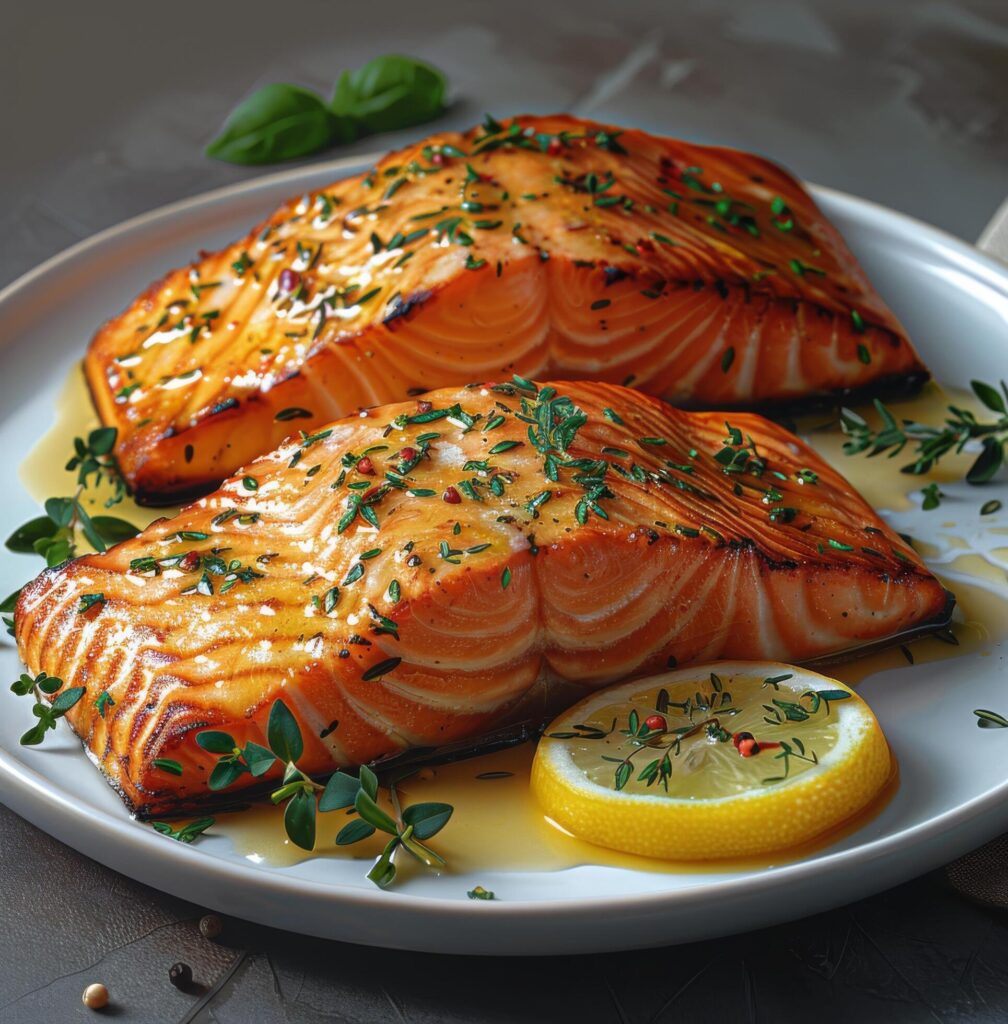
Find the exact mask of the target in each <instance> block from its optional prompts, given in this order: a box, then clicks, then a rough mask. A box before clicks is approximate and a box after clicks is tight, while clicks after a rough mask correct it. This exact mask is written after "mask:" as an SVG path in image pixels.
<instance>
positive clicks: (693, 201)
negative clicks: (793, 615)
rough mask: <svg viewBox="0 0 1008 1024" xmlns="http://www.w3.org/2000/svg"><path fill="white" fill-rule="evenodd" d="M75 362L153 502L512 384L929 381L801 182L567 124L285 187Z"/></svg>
mask: <svg viewBox="0 0 1008 1024" xmlns="http://www.w3.org/2000/svg"><path fill="white" fill-rule="evenodd" d="M86 370H87V376H88V381H89V384H90V387H91V391H92V394H93V396H94V400H95V403H96V405H97V407H98V410H99V412H100V414H101V417H102V420H103V422H105V423H106V424H111V425H114V426H116V427H117V428H118V430H119V445H118V450H117V451H118V456H119V460H120V462H121V465H122V467H123V470H124V472H125V474H126V476H127V477H128V479H129V480H130V482H131V483H132V485H133V487H134V489H135V491H136V494H137V496H138V498H139V500H141V501H144V502H149V503H165V502H170V501H171V500H172V499H175V498H178V497H180V496H192V495H194V494H197V493H202V492H205V491H206V490H208V489H209V488H210V487H212V486H215V485H216V484H217V483H218V482H219V481H220V480H221V479H222V478H223V477H225V476H227V475H228V474H229V473H231V472H233V471H234V470H235V469H236V468H237V467H238V466H239V465H242V464H243V463H245V462H247V461H249V460H250V459H252V458H254V457H255V456H256V455H258V454H260V453H261V452H263V451H266V450H268V449H269V448H271V447H273V446H275V445H276V444H278V443H279V442H280V440H282V438H283V437H284V436H285V434H286V433H287V432H288V431H289V429H290V427H291V426H292V425H293V424H292V421H291V420H289V419H285V418H284V417H285V416H291V415H294V416H300V417H303V420H301V421H299V422H298V423H297V424H296V425H300V426H304V427H305V428H306V429H309V428H310V427H312V426H317V425H318V424H321V423H326V422H329V421H330V420H332V419H334V418H336V417H339V416H344V415H346V414H347V413H350V412H352V411H354V410H356V409H359V408H362V407H368V406H373V405H377V404H381V403H383V402H389V401H400V400H402V399H404V398H406V397H408V396H410V395H413V394H417V393H419V392H420V391H425V390H428V389H430V388H434V387H443V386H445V385H451V384H465V383H469V382H472V381H481V380H496V379H499V378H500V377H501V376H502V375H503V376H507V375H509V374H510V373H512V372H517V373H521V374H523V375H524V376H526V377H536V378H539V379H542V378H552V377H563V378H587V379H599V380H605V381H609V382H613V383H631V384H632V385H633V386H634V387H637V388H640V389H641V390H643V391H646V392H648V393H649V394H654V395H658V396H660V397H662V398H665V399H667V400H669V401H671V402H673V403H676V404H683V405H692V406H697V407H708V408H711V407H725V408H728V407H742V406H748V407H753V406H754V405H761V404H764V403H767V402H771V401H780V400H794V399H796V398H805V399H807V398H809V397H810V396H821V395H826V394H831V393H842V392H845V391H849V390H851V389H859V390H860V389H869V388H872V387H881V386H883V385H884V386H893V385H896V384H899V383H901V382H902V383H903V384H907V383H908V382H912V381H918V382H919V381H920V380H923V379H924V378H925V377H926V376H927V373H926V370H925V369H924V367H923V365H922V363H921V361H920V359H919V358H918V356H917V355H916V353H915V352H914V350H913V348H912V346H911V345H910V343H909V341H908V340H907V338H906V335H905V334H904V332H903V330H902V328H901V327H900V325H899V323H898V322H897V321H896V319H895V317H894V316H893V315H892V313H891V312H890V311H889V310H888V309H887V308H886V306H885V305H884V304H883V302H882V300H881V299H880V298H879V296H878V295H877V294H876V293H875V291H874V290H873V289H872V288H871V286H870V285H869V283H868V281H867V280H866V278H865V276H864V274H863V272H862V270H861V268H860V267H859V266H858V264H857V262H856V261H855V259H854V257H853V256H852V255H851V253H850V252H849V250H848V249H847V247H846V246H845V244H844V242H843V240H842V239H841V238H840V236H839V234H838V233H837V232H836V230H835V229H834V228H833V227H832V225H830V224H829V223H828V222H827V221H826V220H825V219H824V217H823V215H822V214H821V212H820V211H819V210H818V208H817V207H816V205H815V204H814V202H813V201H812V199H811V197H810V196H809V194H808V193H807V192H806V191H805V190H804V189H803V188H802V187H801V185H800V184H799V183H798V182H797V181H796V180H795V179H794V178H793V177H791V175H789V174H788V173H787V172H785V171H783V170H782V169H781V168H779V167H777V166H776V165H774V164H772V163H770V162H768V161H766V160H764V159H762V158H760V157H756V156H753V155H751V154H748V153H741V152H738V151H737V150H731V149H719V148H712V147H706V146H695V145H690V144H688V143H684V142H680V141H677V140H674V139H666V138H659V137H656V136H653V135H648V134H645V133H644V132H640V131H632V130H627V131H618V130H616V129H613V128H609V127H605V126H602V125H599V124H594V123H591V122H587V121H580V120H577V119H575V118H572V117H566V116H556V117H520V118H517V119H515V120H514V121H512V122H509V123H508V124H506V125H499V126H496V125H493V124H492V125H490V127H486V126H483V127H480V128H475V129H473V130H471V131H469V132H466V133H464V134H458V133H455V132H444V133H440V134H438V135H434V136H431V137H430V138H428V139H426V140H424V141H422V142H420V143H417V144H416V145H414V146H411V147H408V148H406V149H404V150H400V151H399V152H396V153H392V154H390V155H389V156H387V157H386V158H385V159H383V160H382V161H381V162H380V163H379V164H378V166H377V167H376V168H375V169H374V170H373V171H372V172H370V173H369V174H367V175H358V176H356V177H354V178H349V179H346V180H344V181H339V182H336V183H334V184H333V185H331V186H329V187H327V188H324V189H322V190H321V191H319V192H315V193H312V194H309V195H305V196H301V197H298V198H295V199H292V200H291V201H290V202H288V203H286V204H285V205H284V206H282V207H281V208H280V209H279V210H277V211H276V213H274V214H273V216H272V217H270V218H269V220H268V221H266V222H265V224H262V225H260V226H259V227H257V228H256V229H254V230H253V231H252V232H251V233H250V234H249V235H248V236H246V237H245V238H243V239H241V240H240V241H238V242H236V243H235V244H234V245H232V246H229V247H228V248H226V249H224V250H222V251H220V252H218V253H212V254H204V255H202V257H201V258H200V259H199V260H198V261H197V262H195V263H194V264H192V266H190V267H187V268H183V269H180V270H175V271H173V272H171V273H169V274H168V275H167V276H166V277H165V278H164V279H163V280H161V281H159V282H157V283H155V284H153V285H152V286H151V287H150V288H149V289H148V290H147V291H146V292H144V293H143V294H142V295H141V296H140V297H139V298H138V299H137V300H136V301H135V302H134V303H133V304H132V305H131V306H130V307H129V308H128V309H127V310H126V311H125V312H124V313H123V314H122V315H121V316H118V317H116V318H115V319H113V320H111V321H110V322H109V323H108V324H106V325H105V326H104V327H103V328H102V329H101V330H100V331H99V332H98V334H97V335H96V336H95V338H94V340H93V342H92V344H91V347H90V349H89V351H88V355H87V360H86ZM292 410H293V411H292Z"/></svg>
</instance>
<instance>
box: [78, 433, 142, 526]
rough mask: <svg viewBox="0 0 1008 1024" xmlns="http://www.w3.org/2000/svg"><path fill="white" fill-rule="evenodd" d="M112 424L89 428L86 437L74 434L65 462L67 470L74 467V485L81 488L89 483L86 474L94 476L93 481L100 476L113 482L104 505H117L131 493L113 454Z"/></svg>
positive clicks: (100, 478) (97, 481)
mask: <svg viewBox="0 0 1008 1024" xmlns="http://www.w3.org/2000/svg"><path fill="white" fill-rule="evenodd" d="M116 433H117V432H116V428H115V427H98V428H97V429H96V430H92V431H91V433H90V434H88V436H87V440H85V439H84V438H82V437H75V438H74V440H73V445H74V454H73V455H72V456H71V457H70V460H69V461H68V462H67V464H66V468H67V470H68V471H69V472H73V471H74V470H75V469H76V470H77V486H78V487H80V488H81V490H84V489H85V488H87V487H88V486H89V478H90V477H94V481H93V482H94V484H96V485H97V484H98V483H99V482H100V481H101V480H103V479H104V480H105V481H107V482H108V483H109V484H111V486H112V497H111V498H108V499H107V500H106V501H105V507H106V508H111V507H112V506H113V505H118V504H119V502H121V501H122V500H123V498H128V497H129V496H130V493H131V492H130V488H129V484H128V483H127V482H126V478H125V477H124V476H123V475H122V471H121V470H120V469H119V462H118V461H117V459H116V457H115V455H114V454H113V449H114V448H115V442H116Z"/></svg>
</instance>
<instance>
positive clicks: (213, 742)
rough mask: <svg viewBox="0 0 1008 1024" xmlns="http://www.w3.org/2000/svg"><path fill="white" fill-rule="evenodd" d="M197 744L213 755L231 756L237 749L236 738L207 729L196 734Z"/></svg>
mask: <svg viewBox="0 0 1008 1024" xmlns="http://www.w3.org/2000/svg"><path fill="white" fill-rule="evenodd" d="M196 742H197V743H198V744H199V746H201V747H202V748H203V749H204V750H209V751H210V753H211V754H230V753H231V751H232V750H234V748H235V741H234V737H233V736H231V735H230V734H229V733H226V732H218V731H216V730H215V729H207V730H206V731H205V732H198V733H197V734H196Z"/></svg>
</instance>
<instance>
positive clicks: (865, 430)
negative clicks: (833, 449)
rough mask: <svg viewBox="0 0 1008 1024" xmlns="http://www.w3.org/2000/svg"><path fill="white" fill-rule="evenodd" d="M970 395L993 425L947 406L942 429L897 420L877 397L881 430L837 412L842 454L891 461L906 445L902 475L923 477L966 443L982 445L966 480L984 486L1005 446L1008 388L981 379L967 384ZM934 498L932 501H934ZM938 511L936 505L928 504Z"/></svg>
mask: <svg viewBox="0 0 1008 1024" xmlns="http://www.w3.org/2000/svg"><path fill="white" fill-rule="evenodd" d="M970 385H971V387H972V388H973V393H974V394H975V395H976V396H977V398H979V399H980V401H981V402H982V403H983V404H984V405H985V406H986V407H987V408H988V409H990V410H991V411H992V412H994V413H997V414H998V416H997V418H996V419H995V420H993V421H988V422H981V421H980V420H978V419H977V418H976V416H974V415H973V413H971V412H970V411H969V410H967V409H961V408H959V407H958V406H956V405H949V407H948V412H949V415H948V417H947V418H946V420H945V423H944V425H943V426H940V427H933V426H929V425H928V424H925V423H917V422H915V421H914V420H906V419H905V420H903V421H902V423H900V422H898V421H897V419H896V417H895V416H894V415H893V414H892V413H891V412H890V411H889V410H888V409H887V408H886V407H885V406H884V405H883V404H882V403H881V402H880V401H879V400H878V399H875V402H874V405H875V410H876V411H877V412H878V414H879V416H880V417H881V419H882V427H881V429H879V430H873V429H872V428H871V427H870V426H869V425H868V423H867V422H866V421H865V420H864V418H863V417H862V416H860V415H858V414H857V413H856V412H854V411H853V410H851V409H842V410H841V412H840V426H841V428H842V429H843V432H844V433H845V434H846V435H847V437H848V439H849V440H848V441H846V442H845V444H844V446H843V450H844V452H845V453H846V454H847V455H859V454H861V453H862V452H867V453H868V456H869V457H871V456H874V455H880V454H881V453H882V452H886V451H888V452H889V456H888V457H889V458H895V457H896V456H897V455H899V454H900V452H902V451H903V449H904V448H905V447H906V446H907V445H908V444H912V445H913V446H914V454H915V455H916V458H915V459H914V461H913V462H911V463H908V464H907V465H905V466H903V467H901V472H903V473H912V474H914V475H917V476H919V475H921V474H924V473H927V472H928V471H929V470H930V469H931V468H932V467H933V466H934V465H935V463H937V462H938V461H939V460H940V459H942V458H943V457H944V456H946V455H948V454H949V453H950V452H955V453H956V454H959V453H960V452H962V450H963V449H964V448H965V447H966V444H967V443H968V442H969V441H974V440H978V441H980V444H981V449H980V453H979V455H977V457H976V459H975V460H974V462H973V464H972V465H971V466H970V468H969V469H968V470H967V471H966V482H967V483H970V484H985V483H987V482H988V481H989V480H990V479H991V478H992V477H993V476H994V474H995V473H996V472H997V471H998V470H999V469H1000V468H1001V465H1002V464H1003V462H1004V458H1005V447H1006V446H1008V385H1006V384H1005V382H1004V381H1002V382H1001V390H1000V391H998V389H997V388H995V387H992V386H991V385H990V384H985V383H984V382H983V381H979V380H974V381H971V382H970ZM932 500H934V499H932ZM930 507H932V508H934V507H936V504H930Z"/></svg>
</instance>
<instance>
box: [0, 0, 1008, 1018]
mask: <svg viewBox="0 0 1008 1024" xmlns="http://www.w3.org/2000/svg"><path fill="white" fill-rule="evenodd" d="M391 51H400V52H407V53H411V54H413V55H416V56H421V57H424V58H426V59H428V60H430V61H432V62H433V63H435V64H437V65H438V66H440V67H441V68H443V69H444V70H445V71H446V73H447V74H448V76H449V78H450V80H451V83H452V87H453V102H452V104H451V107H450V109H449V111H448V112H447V113H446V114H445V115H444V117H443V118H442V120H441V121H440V122H439V124H442V125H453V126H461V125H467V124H469V123H471V122H473V121H475V120H477V119H478V118H479V117H480V116H481V115H482V113H483V111H484V110H492V111H495V112H497V113H509V112H517V111H532V112H545V111H551V110H570V111H572V112H573V113H576V114H582V115H591V116H594V117H597V118H599V119H603V120H605V119H608V120H612V121H615V122H626V123H628V124H634V125H638V126H641V127H644V128H649V129H654V130H657V131H661V132H666V133H669V134H676V135H682V136H685V137H688V138H692V139H695V140H697V141H702V142H721V143H730V144H734V145H738V146H741V147H743V148H749V149H753V150H757V151H760V152H764V153H766V154H768V155H770V156H773V157H774V158H776V159H778V160H780V161H781V162H783V163H785V164H786V165H788V166H789V167H791V168H792V169H793V170H795V171H796V172H797V173H799V174H800V175H801V176H802V177H805V178H808V179H811V180H813V181H817V182H821V183H823V184H826V185H832V186H836V187H838V188H841V189H845V190H848V191H851V192H854V193H857V194H859V195H863V196H867V197H869V198H871V199H874V200H876V201H878V202H880V203H883V204H885V205H888V206H892V207H895V208H897V209H900V210H903V211H905V212H907V213H910V214H912V215H914V216H917V217H920V218H921V219H923V220H926V221H929V222H931V223H933V224H936V225H938V226H940V227H942V228H944V229H946V230H948V231H950V232H952V233H954V234H956V235H959V236H961V237H963V238H966V239H974V238H975V237H976V236H977V234H978V233H979V232H980V230H981V228H982V227H983V225H984V223H985V222H986V221H987V219H988V218H989V217H990V216H991V214H992V213H993V212H994V210H995V209H996V207H997V206H998V205H999V203H1000V202H1001V200H1002V199H1003V198H1004V196H1005V194H1006V193H1008V174H1006V166H1008V102H1006V100H1005V97H1006V95H1008V6H1006V5H1005V3H1004V0H991V2H988V3H982V2H978V0H973V2H969V3H957V4H953V3H944V2H940V0H936V2H930V3H913V4H911V3H885V2H881V0H875V2H872V3H853V2H846V3H843V4H839V3H826V2H822V3H814V2H811V0H805V2H787V0H752V2H746V3H743V2H741V0H739V2H734V3H733V2H730V0H714V2H710V3H703V4H701V3H675V4H673V3H671V2H666V3H661V4H644V3H636V2H630V0H622V2H620V3H612V2H611V0H610V2H588V3H579V4H577V5H575V4H573V3H571V4H561V3H553V4H548V3H544V2H542V0H540V2H539V3H532V2H528V0H509V2H508V3H506V4H497V5H482V4H480V3H477V2H470V3H461V2H452V3H437V2H432V3H427V4H406V3H398V2H387V3H385V4H384V5H382V6H381V8H379V9H371V8H370V7H369V6H368V5H365V4H354V5H347V4H339V5H337V4H334V3H325V2H322V0H317V2H308V0H286V2H284V3H276V2H273V3H264V2H262V0H245V2H244V3H241V4H237V3H217V4H211V3H192V2H190V0H179V2H177V3H175V4H172V5H169V6H164V5H160V6H154V5H138V4H136V3H119V2H106V3H103V4H100V5H99V4H79V3H67V4H65V5H59V4H54V3H45V2H43V3H35V4H21V5H18V6H17V7H15V6H14V5H13V4H8V5H5V6H4V8H3V12H2V13H0V84H2V86H3V88H2V89H0V95H2V96H3V97H4V99H3V105H4V107H3V122H4V128H5V138H6V145H5V147H4V150H3V155H2V158H0V237H2V238H3V239H4V244H3V246H2V248H0V285H3V284H6V283H7V282H9V281H10V280H13V279H14V278H15V277H17V276H18V275H19V274H21V273H22V272H24V271H26V270H28V269H30V268H31V267H32V266H34V265H35V264H37V263H39V262H40V261H42V260H44V259H45V258H47V257H48V256H51V255H53V254H54V253H56V252H58V251H59V250H61V249H63V248H64V247H66V246H68V245H70V244H72V243H73V242H76V241H77V240H79V239H81V238H84V237H86V236H87V235H90V234H92V233H93V232H95V231H98V230H100V229H102V228H104V227H107V226H108V225H111V224H114V223H116V222H117V221H120V220H122V219H124V218H126V217H129V216H132V215H134V214H137V213H141V212H143V211H145V210H148V209H150V208H152V207H154V206H158V205H160V204H162V203H166V202H169V201H171V200H175V199H179V198H182V197H185V196H188V195H192V194H194V193H197V192H201V191H204V190H206V189H210V188H214V187H216V186H220V185H224V184H227V183H229V182H233V181H237V180H239V179H242V178H245V177H249V176H251V175H253V174H256V173H261V172H259V171H257V170H255V169H247V168H238V167H234V166H231V165H229V164H223V163H217V162H214V161H212V160H208V159H207V158H205V157H204V156H203V152H202V148H203V145H204V144H205V142H206V141H207V140H208V139H209V138H210V137H211V136H212V135H213V133H214V131H215V129H216V128H217V127H218V126H219V124H220V123H221V122H222V120H223V118H224V117H225V115H226V114H227V112H228V110H229V109H230V108H231V107H232V106H233V105H234V103H235V102H236V101H237V100H238V99H239V98H240V97H241V96H242V95H244V94H245V93H247V92H248V91H249V90H251V89H252V88H254V87H255V86H257V85H260V84H264V83H266V82H269V81H281V80H288V81H296V82H299V83H302V84H304V85H309V86H313V87H317V88H319V89H321V90H322V91H323V92H324V91H326V90H327V88H328V87H329V84H330V83H331V82H332V80H333V79H334V78H335V77H336V74H337V73H338V72H339V71H340V70H342V69H344V68H347V67H354V66H357V65H359V64H360V63H362V62H363V61H364V60H366V59H368V58H369V57H371V56H373V55H375V54H378V53H383V52H391ZM415 134H416V132H415V131H414V132H409V133H404V134H403V135H402V136H395V135H393V136H385V137H381V138H379V139H368V140H365V141H364V142H363V143H362V144H360V146H359V147H358V148H359V149H361V150H363V149H369V150H370V149H373V148H380V147H391V146H394V145H396V144H397V143H399V142H400V141H401V140H402V139H403V138H406V137H409V136H413V135H415ZM350 151H351V152H352V149H351V150H350ZM82 341H83V339H82ZM0 894H2V899H0V926H2V927H0V957H2V960H3V963H4V970H3V972H2V973H0V1022H8V1021H9V1022H29V1021H32V1022H34V1021H47V1022H48V1021H69V1020H78V1019H86V1017H87V1015H88V1013H89V1011H87V1010H85V1009H84V1008H83V1006H82V1005H81V1002H80V994H81V991H82V990H83V988H84V986H85V984H87V983H88V982H90V981H102V982H104V983H105V984H106V985H108V987H109V989H110V990H111V992H112V996H113V1006H111V1007H110V1008H109V1010H108V1011H106V1012H107V1013H108V1015H110V1016H114V1017H115V1019H117V1020H121V1021H124V1022H126V1021H138V1022H149V1024H153V1022H160V1021H166V1022H168V1021H219V1022H250V1021H256V1022H258V1021H263V1022H272V1021H315V1020H332V1021H361V1022H364V1021H386V1020H391V1021H403V1022H405V1021H410V1022H413V1021H476V1022H484V1021H485V1022H490V1021H510V1020H523V1021H559V1020H567V1019H572V1020H573V1019H575V1018H579V1019H582V1020H588V1021H596V1020H597V1021H613V1022H614V1024H630V1022H634V1024H636V1022H645V1021H654V1022H656V1024H657V1022H667V1021H677V1020H689V1021H705V1020H712V1021H714V1020H719V1021H720V1020H726V1019H735V1020H746V1021H757V1020H761V1021H790V1020H795V1021H797V1020H804V1019H809V1018H813V1017H814V1018H815V1019H817V1020H819V1021H833V1020H849V1019H852V1018H858V1019H861V1020H868V1021H875V1020H884V1021H918V1020H938V1021H953V1020H982V1021H986V1020H990V1021H995V1020H998V1021H1000V1020H1004V1019H1006V1018H1008V973H1006V972H1005V970H1004V964H1005V961H1006V958H1008V918H1006V916H1005V914H1004V913H1003V912H1002V911H997V910H992V909H988V908H984V907H980V906H976V905H973V904H971V903H969V902H967V901H966V900H964V899H963V898H961V897H960V896H959V895H957V894H956V893H955V892H954V891H953V890H952V889H951V888H950V887H949V886H948V884H947V882H946V880H945V877H944V875H943V874H941V873H937V874H935V875H932V876H928V877H925V878H923V879H918V880H916V881H913V882H910V883H908V884H906V885H904V886H901V887H899V888H897V889H894V890H892V891H890V892H887V893H884V894H882V895H880V896H877V897H874V898H872V899H869V900H865V901H863V902H861V903H858V904H856V905H853V906H850V907H846V908H843V909H840V910H836V911H834V912H831V913H828V914H823V915H819V916H817V917H813V918H809V919H806V920H803V921H800V922H796V923H793V924H788V925H783V926H779V927H775V928H772V929H768V930H766V931H762V932H757V933H751V934H747V935H741V936H737V937H734V938H729V939H722V940H718V941H712V942H705V943H700V944H695V945H691V946H679V947H673V948H668V949H660V950H651V951H644V952H635V953H620V954H613V955H607V956H593V957H566V958H555V959H552V958H538V959H533V958H528V959H514V960H496V961H495V960H481V959H475V958H460V957H437V956H430V955H420V954H408V953H394V952H393V953H390V952H380V951H376V950H368V949H364V948H357V947H353V946H347V945H340V944H337V943H329V942H322V941H319V940H308V939H302V938H299V937H296V936H293V935H290V934H288V933H284V932H279V931H273V930H270V929H268V928H264V927H259V926H253V925H250V924H247V923H244V922H242V921H239V920H228V921H227V922H226V924H225V930H224V932H223V934H222V936H221V937H220V938H219V939H218V940H217V941H214V942H211V941H208V940H206V939H204V938H202V937H201V935H200V934H199V931H198V929H197V927H196V923H197V921H198V920H199V917H200V915H201V908H199V907H196V906H192V905H189V904H186V903H185V902H183V901H181V900H178V899H174V898H172V897H168V896H164V895H162V894H159V893H157V892H155V891H153V890H151V889H147V888H145V887H144V886H142V885H139V884H137V883H135V882H133V881H131V880H129V879H127V878H125V877H123V876H120V875H117V874H115V873H113V872H111V871H109V870H107V869H105V868H103V867H101V866H99V865H97V864H95V863H93V862H91V861H89V860H87V859H86V858H84V857H82V856H80V855H79V854H77V853H75V852H74V851H73V850H71V849H69V848H68V847H65V846H63V845H61V844H60V843H58V842H56V841H55V840H52V839H50V838H49V837H48V836H46V835H44V834H43V833H41V832H39V831H37V830H36V829H34V828H33V827H32V826H30V825H28V824H27V823H26V822H24V821H22V820H21V819H19V818H18V817H16V816H15V815H14V814H12V813H11V812H10V811H8V810H6V809H5V808H3V807H0ZM178 960H182V961H185V962H187V963H189V964H190V965H191V966H192V968H193V972H194V976H195V981H196V985H195V987H194V989H193V991H191V992H189V993H183V992H180V991H178V990H176V989H175V988H173V987H172V986H171V985H169V983H168V967H169V965H171V964H172V963H173V962H175V961H178Z"/></svg>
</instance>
